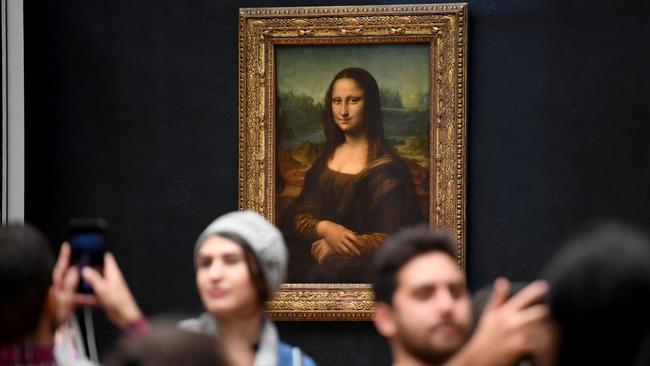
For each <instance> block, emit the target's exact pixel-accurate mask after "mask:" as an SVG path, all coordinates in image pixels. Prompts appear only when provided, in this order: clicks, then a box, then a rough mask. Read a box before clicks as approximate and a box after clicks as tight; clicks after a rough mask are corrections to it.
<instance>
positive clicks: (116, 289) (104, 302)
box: [81, 253, 148, 333]
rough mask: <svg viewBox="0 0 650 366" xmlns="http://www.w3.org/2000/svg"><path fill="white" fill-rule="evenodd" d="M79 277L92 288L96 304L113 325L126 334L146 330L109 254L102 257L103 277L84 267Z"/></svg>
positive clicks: (118, 269) (142, 318)
mask: <svg viewBox="0 0 650 366" xmlns="http://www.w3.org/2000/svg"><path fill="white" fill-rule="evenodd" d="M81 275H82V276H83V279H84V280H85V281H86V282H88V283H89V284H90V286H91V287H92V288H93V291H94V293H95V297H96V299H97V302H98V304H99V305H100V306H101V307H102V308H103V309H104V311H106V314H107V315H108V318H109V319H110V320H111V321H112V322H113V323H114V324H115V325H117V326H118V327H120V328H121V329H122V330H124V331H125V332H126V333H134V332H135V333H138V332H143V331H146V330H147V329H148V323H147V321H146V318H145V317H144V316H143V314H142V311H140V308H139V307H138V304H137V303H136V302H135V299H134V298H133V295H132V294H131V290H129V286H128V285H127V284H126V281H125V280H124V276H123V275H122V271H120V268H119V266H118V265H117V262H116V261H115V257H114V256H113V255H112V254H111V253H106V254H105V255H104V274H103V276H102V275H101V274H100V273H99V272H97V271H96V270H95V269H93V268H90V267H85V268H84V269H83V271H82V273H81Z"/></svg>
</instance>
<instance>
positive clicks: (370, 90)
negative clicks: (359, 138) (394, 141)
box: [323, 67, 388, 162]
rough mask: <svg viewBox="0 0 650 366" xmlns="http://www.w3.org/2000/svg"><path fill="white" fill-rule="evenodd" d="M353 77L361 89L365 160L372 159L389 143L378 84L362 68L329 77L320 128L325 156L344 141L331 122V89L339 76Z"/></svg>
mask: <svg viewBox="0 0 650 366" xmlns="http://www.w3.org/2000/svg"><path fill="white" fill-rule="evenodd" d="M344 78H348V79H352V80H354V81H356V82H357V83H358V84H359V86H360V87H361V89H363V97H364V102H365V104H364V109H363V124H362V128H363V130H364V131H365V133H366V136H367V137H368V162H371V161H373V160H375V159H377V158H378V157H380V156H381V155H383V154H384V153H385V152H387V151H388V144H387V143H386V140H385V139H384V124H383V122H382V119H381V101H380V99H379V86H377V81H376V80H375V78H374V77H373V76H372V75H370V73H369V72H368V71H366V70H364V69H362V68H358V67H350V68H347V69H343V70H341V71H339V72H338V73H337V74H336V75H335V76H334V79H332V82H331V83H330V86H329V88H327V93H326V94H325V110H324V118H323V130H324V131H325V151H324V156H325V157H326V158H328V159H329V158H330V157H331V156H332V155H333V154H334V150H336V148H337V147H338V146H339V145H341V144H342V143H343V142H345V136H344V134H343V131H341V128H340V127H339V126H338V125H337V124H336V122H334V116H333V115H332V88H333V87H334V83H335V82H336V81H337V80H338V79H344Z"/></svg>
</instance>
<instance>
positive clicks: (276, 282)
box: [194, 211, 289, 297]
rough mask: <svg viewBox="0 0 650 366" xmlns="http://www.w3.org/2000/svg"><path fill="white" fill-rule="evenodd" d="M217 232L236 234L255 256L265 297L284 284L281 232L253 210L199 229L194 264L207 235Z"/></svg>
mask: <svg viewBox="0 0 650 366" xmlns="http://www.w3.org/2000/svg"><path fill="white" fill-rule="evenodd" d="M220 233H229V234H235V235H239V236H241V237H242V239H244V240H245V241H246V242H247V243H248V245H249V246H250V248H251V249H252V250H253V252H254V253H255V256H256V257H257V261H258V262H259V264H260V267H261V268H262V273H264V279H265V280H266V288H267V291H268V293H269V296H271V297H272V296H273V294H275V291H276V290H277V289H278V288H279V287H280V284H281V283H282V282H284V280H285V277H286V275H287V262H288V260H289V253H288V252H287V247H286V245H285V244H284V238H283V237H282V233H281V232H280V230H278V229H277V228H276V227H275V226H273V225H272V224H271V223H269V222H268V221H267V220H266V219H265V218H264V217H262V216H261V215H260V214H258V213H257V212H253V211H234V212H230V213H227V214H225V215H223V216H221V217H218V218H217V219H216V220H214V221H212V223H211V224H210V225H208V227H206V228H205V230H203V232H202V233H201V235H199V238H198V239H197V240H196V244H195V245H194V265H195V266H196V263H197V256H198V253H199V249H200V248H201V245H202V244H203V242H204V241H205V239H207V238H208V237H209V236H212V235H218V234H220Z"/></svg>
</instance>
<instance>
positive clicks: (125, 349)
mask: <svg viewBox="0 0 650 366" xmlns="http://www.w3.org/2000/svg"><path fill="white" fill-rule="evenodd" d="M105 365H106V366H177V365H183V366H225V365H227V363H226V361H225V359H224V357H223V350H222V349H221V348H220V347H219V344H218V342H217V340H216V338H215V337H213V336H209V335H206V334H202V333H197V332H190V331H186V330H183V329H179V328H178V327H177V325H176V324H175V323H174V324H171V323H169V322H156V321H153V322H152V325H151V331H150V332H148V333H146V334H142V335H140V336H137V337H123V338H121V339H120V341H119V343H118V345H117V347H116V349H115V350H114V351H113V352H112V353H111V354H110V355H109V356H108V359H107V361H106V363H105Z"/></svg>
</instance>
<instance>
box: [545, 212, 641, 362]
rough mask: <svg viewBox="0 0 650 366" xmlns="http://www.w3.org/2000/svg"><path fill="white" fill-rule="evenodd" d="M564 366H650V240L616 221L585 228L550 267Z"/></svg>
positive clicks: (560, 359)
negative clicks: (586, 229)
mask: <svg viewBox="0 0 650 366" xmlns="http://www.w3.org/2000/svg"><path fill="white" fill-rule="evenodd" d="M542 277H543V278H545V279H546V280H547V281H548V283H549V286H550V293H549V300H548V304H549V306H550V308H551V314H552V319H553V321H554V322H555V323H556V325H557V327H558V329H559V334H558V337H557V338H558V339H557V344H558V347H559V348H558V359H557V365H558V366H565V365H621V366H627V365H636V366H648V365H650V240H649V239H648V236H647V235H646V234H645V233H643V232H641V231H638V230H636V229H633V228H631V227H628V226H624V225H621V224H618V223H614V222H607V223H602V224H600V225H598V226H596V227H593V228H591V229H590V230H588V231H585V232H583V233H582V234H580V235H579V236H577V237H576V238H574V239H573V240H570V241H569V243H568V244H567V245H566V246H565V247H564V248H563V249H562V250H561V251H560V252H558V254H557V255H556V256H555V257H554V258H553V259H552V260H551V261H550V262H549V263H548V264H547V265H546V267H545V269H544V271H543V276H542Z"/></svg>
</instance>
